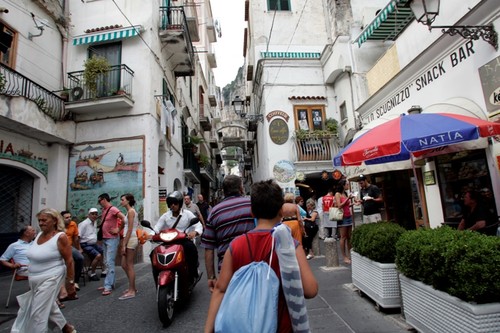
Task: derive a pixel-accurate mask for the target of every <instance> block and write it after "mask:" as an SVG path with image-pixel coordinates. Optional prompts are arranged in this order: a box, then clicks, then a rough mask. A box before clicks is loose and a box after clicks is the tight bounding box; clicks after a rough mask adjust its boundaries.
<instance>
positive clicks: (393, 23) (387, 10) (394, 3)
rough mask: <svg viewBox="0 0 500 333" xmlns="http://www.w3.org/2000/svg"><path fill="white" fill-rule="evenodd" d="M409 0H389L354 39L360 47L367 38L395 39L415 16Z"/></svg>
mask: <svg viewBox="0 0 500 333" xmlns="http://www.w3.org/2000/svg"><path fill="white" fill-rule="evenodd" d="M410 2H411V0H391V2H389V4H388V5H387V6H385V7H384V8H383V9H381V10H380V12H379V13H378V15H377V16H375V18H374V19H373V21H372V22H371V23H370V24H368V25H367V26H366V27H365V29H364V30H363V31H362V32H361V34H360V35H359V36H358V38H356V39H355V40H354V42H355V43H358V46H359V47H361V44H363V43H364V42H366V41H367V40H395V39H396V38H397V37H398V36H399V34H400V33H401V32H402V31H403V30H404V29H405V28H406V26H407V25H408V23H409V22H410V21H412V20H413V19H414V18H415V16H414V15H413V12H412V10H411V8H410V4H409V3H410Z"/></svg>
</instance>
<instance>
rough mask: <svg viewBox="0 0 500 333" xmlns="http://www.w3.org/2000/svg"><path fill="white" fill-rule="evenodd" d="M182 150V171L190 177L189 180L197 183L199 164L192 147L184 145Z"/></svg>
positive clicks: (198, 179)
mask: <svg viewBox="0 0 500 333" xmlns="http://www.w3.org/2000/svg"><path fill="white" fill-rule="evenodd" d="M182 152H183V156H184V157H183V162H184V173H185V174H186V176H188V177H189V178H191V180H193V181H194V182H197V183H199V181H200V179H201V174H200V164H199V163H198V159H197V158H196V156H194V153H193V149H192V148H191V147H184V148H183V149H182Z"/></svg>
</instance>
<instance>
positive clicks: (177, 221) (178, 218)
mask: <svg viewBox="0 0 500 333" xmlns="http://www.w3.org/2000/svg"><path fill="white" fill-rule="evenodd" d="M181 217H182V214H179V216H178V217H177V220H175V223H174V225H173V226H172V229H175V227H177V224H178V223H179V220H180V219H181Z"/></svg>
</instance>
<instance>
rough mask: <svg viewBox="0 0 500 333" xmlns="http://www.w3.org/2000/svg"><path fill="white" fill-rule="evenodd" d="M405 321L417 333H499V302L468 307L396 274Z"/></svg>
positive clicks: (462, 302)
mask: <svg viewBox="0 0 500 333" xmlns="http://www.w3.org/2000/svg"><path fill="white" fill-rule="evenodd" d="M399 280H400V282H401V293H402V298H403V311H404V314H405V318H406V322H407V323H408V324H410V325H411V326H413V327H414V328H416V329H417V330H418V331H420V332H436V333H437V332H439V333H442V332H470V333H481V332H500V303H489V304H480V305H476V304H470V303H467V302H464V301H462V300H460V299H459V298H457V297H454V296H451V295H449V294H447V293H445V292H442V291H439V290H436V289H434V288H432V287H431V286H429V285H426V284H423V283H422V282H420V281H415V280H412V279H409V278H407V277H405V276H404V275H402V274H400V275H399Z"/></svg>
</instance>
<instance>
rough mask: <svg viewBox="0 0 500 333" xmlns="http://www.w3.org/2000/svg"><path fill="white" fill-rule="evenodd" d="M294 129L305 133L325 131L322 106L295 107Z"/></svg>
mask: <svg viewBox="0 0 500 333" xmlns="http://www.w3.org/2000/svg"><path fill="white" fill-rule="evenodd" d="M295 128H296V129H301V130H306V131H313V130H323V129H325V108H324V106H318V105H315V106H296V107H295Z"/></svg>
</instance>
